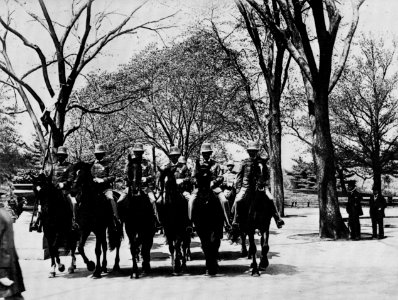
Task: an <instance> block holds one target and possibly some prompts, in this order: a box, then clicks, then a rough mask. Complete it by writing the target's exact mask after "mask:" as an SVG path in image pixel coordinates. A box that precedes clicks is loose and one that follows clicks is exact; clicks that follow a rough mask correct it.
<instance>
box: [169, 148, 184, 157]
mask: <svg viewBox="0 0 398 300" xmlns="http://www.w3.org/2000/svg"><path fill="white" fill-rule="evenodd" d="M169 155H181V151H180V149H178V147H174V146H173V147H170V152H169Z"/></svg>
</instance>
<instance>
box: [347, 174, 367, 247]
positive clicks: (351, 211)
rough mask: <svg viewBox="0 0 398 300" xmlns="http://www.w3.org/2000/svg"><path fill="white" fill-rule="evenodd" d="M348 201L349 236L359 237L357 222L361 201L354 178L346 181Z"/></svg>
mask: <svg viewBox="0 0 398 300" xmlns="http://www.w3.org/2000/svg"><path fill="white" fill-rule="evenodd" d="M347 193H348V201H347V207H346V210H347V213H348V227H349V228H350V237H351V239H352V240H359V239H361V224H360V222H359V216H362V215H363V211H362V206H361V201H362V196H361V194H360V193H359V192H358V191H357V189H356V186H355V180H352V181H350V182H349V183H348V191H347Z"/></svg>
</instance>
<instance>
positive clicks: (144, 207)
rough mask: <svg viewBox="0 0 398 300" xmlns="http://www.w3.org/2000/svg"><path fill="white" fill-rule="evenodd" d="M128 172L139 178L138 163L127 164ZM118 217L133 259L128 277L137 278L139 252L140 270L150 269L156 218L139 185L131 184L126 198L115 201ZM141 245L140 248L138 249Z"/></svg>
mask: <svg viewBox="0 0 398 300" xmlns="http://www.w3.org/2000/svg"><path fill="white" fill-rule="evenodd" d="M129 170H130V171H129V172H130V173H131V174H132V176H134V178H138V179H139V180H138V182H139V181H140V180H141V178H140V177H141V175H140V170H139V165H138V164H137V163H133V164H132V165H130V166H129ZM117 208H118V213H119V217H120V219H121V222H122V226H123V225H124V228H125V231H126V234H127V236H128V238H129V241H130V253H131V258H132V261H133V265H132V269H131V276H130V278H136V279H138V278H139V277H140V274H139V270H138V265H137V261H138V258H139V255H138V254H139V253H140V252H141V256H142V272H143V274H147V273H149V272H150V271H151V266H150V258H151V257H150V256H151V254H150V251H151V248H152V244H153V237H154V235H155V232H156V218H155V212H154V208H153V206H152V203H151V202H150V200H149V198H148V195H147V194H145V192H144V190H143V189H141V188H140V187H136V186H135V185H134V184H133V186H131V187H129V188H128V194H127V197H126V199H124V200H123V201H118V203H117ZM140 246H141V249H140ZM119 250H120V243H119V244H118V245H117V246H116V257H115V265H114V270H115V271H117V270H120V267H119V261H120V258H119Z"/></svg>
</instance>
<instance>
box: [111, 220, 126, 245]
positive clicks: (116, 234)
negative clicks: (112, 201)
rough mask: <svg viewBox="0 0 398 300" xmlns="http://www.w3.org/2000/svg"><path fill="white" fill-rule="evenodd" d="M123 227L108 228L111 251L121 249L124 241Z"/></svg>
mask: <svg viewBox="0 0 398 300" xmlns="http://www.w3.org/2000/svg"><path fill="white" fill-rule="evenodd" d="M123 237H124V236H123V225H122V224H120V225H117V226H116V227H115V226H109V227H108V243H109V250H110V251H113V250H115V248H117V247H120V244H121V243H122V240H123Z"/></svg>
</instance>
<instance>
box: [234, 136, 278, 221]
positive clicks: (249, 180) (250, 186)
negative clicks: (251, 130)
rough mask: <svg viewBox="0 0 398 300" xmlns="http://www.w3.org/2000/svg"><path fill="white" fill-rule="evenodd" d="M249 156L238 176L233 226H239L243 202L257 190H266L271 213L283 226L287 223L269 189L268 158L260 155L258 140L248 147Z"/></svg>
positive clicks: (253, 195)
mask: <svg viewBox="0 0 398 300" xmlns="http://www.w3.org/2000/svg"><path fill="white" fill-rule="evenodd" d="M246 150H247V152H248V154H249V158H248V159H245V160H243V161H242V163H241V166H240V168H239V171H238V174H237V176H236V190H237V195H236V198H235V202H234V207H233V210H234V220H233V225H232V226H233V227H234V228H239V223H240V222H241V218H242V216H241V214H242V204H244V203H245V201H246V202H247V201H248V199H250V198H251V197H255V193H256V191H257V190H265V193H266V196H267V197H265V198H264V201H271V202H272V203H269V204H271V205H269V207H271V209H272V211H271V215H272V216H273V218H274V220H275V222H276V225H277V227H278V228H282V226H283V225H284V224H285V223H284V221H283V220H282V219H281V217H280V216H279V213H278V211H277V210H276V207H275V203H274V201H273V197H272V195H271V193H270V191H269V171H268V168H267V164H266V160H265V159H263V158H261V157H259V156H258V153H259V150H260V149H259V146H258V144H257V143H256V142H250V143H249V145H248V147H247V149H246Z"/></svg>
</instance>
